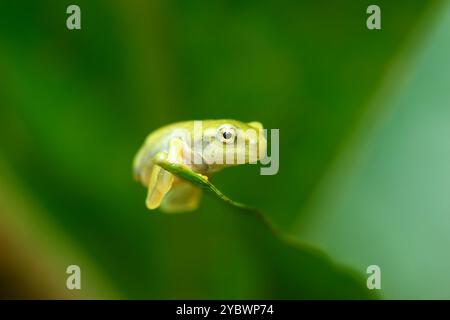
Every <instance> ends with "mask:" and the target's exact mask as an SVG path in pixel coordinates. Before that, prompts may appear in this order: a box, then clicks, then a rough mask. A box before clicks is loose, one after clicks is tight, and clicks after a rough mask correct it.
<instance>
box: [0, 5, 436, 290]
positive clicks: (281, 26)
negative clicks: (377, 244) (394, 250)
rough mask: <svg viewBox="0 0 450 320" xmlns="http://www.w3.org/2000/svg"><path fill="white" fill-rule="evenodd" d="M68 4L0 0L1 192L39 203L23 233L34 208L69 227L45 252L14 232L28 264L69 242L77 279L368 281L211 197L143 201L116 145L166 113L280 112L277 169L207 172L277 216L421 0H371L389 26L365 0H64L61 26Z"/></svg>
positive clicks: (406, 29) (279, 284) (127, 150)
mask: <svg viewBox="0 0 450 320" xmlns="http://www.w3.org/2000/svg"><path fill="white" fill-rule="evenodd" d="M69 4H72V3H69V2H67V1H58V2H54V1H39V2H23V1H16V2H3V3H2V4H1V5H0V12H2V13H1V18H0V46H1V47H0V49H1V51H0V72H1V73H0V105H1V107H0V134H1V136H2V145H1V149H0V152H1V154H0V155H1V159H2V162H3V163H4V166H2V168H3V173H2V172H1V171H0V174H1V175H2V180H1V183H2V185H3V189H4V190H5V191H4V194H5V195H8V194H10V193H11V192H13V193H20V194H21V197H20V199H22V201H23V202H24V203H21V206H24V209H23V210H24V211H30V210H31V211H33V210H37V209H36V207H38V208H39V210H38V212H39V214H38V215H37V216H36V215H35V216H36V220H33V221H39V222H40V223H39V224H38V223H36V224H33V223H30V220H26V221H25V218H24V221H21V220H20V219H18V220H17V221H16V223H15V224H14V226H16V227H17V228H21V226H22V225H25V224H26V225H27V226H28V227H29V228H31V229H32V230H34V231H35V232H36V233H37V234H39V233H40V232H42V230H41V229H40V228H41V224H45V223H47V222H48V224H50V225H51V226H52V227H51V230H57V231H54V232H53V233H51V232H49V233H46V234H45V236H44V237H48V238H49V239H52V241H56V242H58V241H59V236H60V235H61V234H63V235H64V237H65V239H66V240H65V241H67V243H70V245H68V246H66V247H65V248H66V249H65V250H62V249H61V250H62V251H61V252H59V251H56V252H55V250H56V249H54V250H53V252H52V254H49V256H46V255H45V254H40V252H43V248H42V246H43V245H42V244H41V243H40V242H37V241H34V238H32V237H29V238H26V239H27V241H24V244H23V245H24V246H26V247H27V248H33V250H32V251H34V252H35V253H36V255H35V256H33V257H32V259H31V262H30V263H31V265H32V264H33V263H36V264H38V263H44V264H46V265H52V263H53V261H52V260H51V258H49V257H50V256H52V257H53V256H57V257H59V259H60V260H61V261H60V262H59V263H60V265H61V266H64V265H69V264H72V263H75V264H77V260H76V257H79V256H83V260H82V261H84V262H86V264H87V265H89V266H92V269H89V268H87V270H85V271H84V272H85V273H86V274H87V277H89V275H91V278H90V279H92V278H93V274H94V270H95V274H100V275H101V276H102V278H103V279H104V281H103V282H101V283H99V284H98V285H97V287H96V288H95V290H94V288H93V286H90V285H89V282H87V283H86V287H85V290H84V293H83V294H84V297H100V298H107V297H116V296H118V297H123V298H368V297H371V295H370V294H369V293H368V292H367V291H366V290H365V289H364V288H365V279H364V278H363V277H362V276H361V275H360V274H359V275H358V274H355V273H354V272H352V271H350V270H348V269H344V268H342V267H340V266H337V265H336V263H335V262H332V261H331V260H330V258H329V257H327V256H326V255H325V254H324V253H321V252H319V251H318V250H317V249H312V248H309V247H305V249H304V250H300V251H298V250H294V251H293V250H291V249H290V248H286V247H285V246H283V245H282V244H280V243H278V242H277V241H276V239H274V238H273V237H272V236H271V235H270V234H269V233H268V232H267V230H266V229H264V228H263V226H261V225H260V223H259V222H258V221H257V220H254V219H252V218H251V217H249V216H245V215H243V214H242V213H240V212H236V210H235V209H233V208H232V207H228V206H226V205H224V204H223V203H221V202H219V201H218V200H217V199H215V198H213V197H209V196H205V197H204V199H203V202H202V205H201V207H200V209H199V210H198V212H195V213H192V214H186V215H173V216H172V215H164V214H161V213H159V212H148V211H147V210H146V208H145V206H144V198H145V190H144V189H143V188H142V187H141V186H140V185H138V184H137V183H135V182H134V181H133V180H132V175H131V161H132V158H133V156H134V153H135V152H136V151H137V150H138V148H139V147H140V145H141V143H142V142H143V139H144V138H145V136H146V135H147V134H148V133H149V132H150V131H152V130H154V129H156V128H158V127H159V126H161V125H164V124H167V123H171V122H175V121H179V120H187V119H209V118H211V119H213V118H236V119H239V120H242V121H252V120H257V121H261V122H262V123H263V124H264V125H265V126H266V127H268V128H279V129H280V150H281V157H280V162H281V165H280V172H279V173H278V174H277V175H275V176H260V175H259V170H258V168H257V167H256V166H246V167H239V168H233V169H228V170H225V171H223V172H221V173H219V174H218V175H217V176H215V177H214V178H215V179H214V182H215V184H217V185H218V186H220V187H221V189H223V190H224V191H225V192H226V193H227V194H229V195H230V196H231V197H232V198H233V199H236V200H239V201H242V202H245V203H248V204H250V205H254V206H257V207H259V208H261V209H263V210H264V212H266V213H267V214H268V215H269V216H270V217H271V219H273V220H274V221H275V223H277V224H278V225H279V226H280V227H281V228H282V229H283V230H286V231H287V230H289V227H290V226H291V225H292V223H293V222H294V221H299V219H300V221H301V217H302V212H303V209H304V207H305V206H306V204H307V203H308V201H309V199H310V198H311V197H312V196H314V190H315V187H316V184H317V182H318V181H319V180H320V178H321V177H322V175H323V174H324V172H325V171H326V170H327V169H328V167H329V164H330V163H331V162H332V160H333V158H334V157H335V155H336V154H337V153H338V152H339V150H340V148H341V145H342V143H343V141H345V139H346V137H347V136H348V135H350V134H351V133H352V130H354V127H355V126H356V124H357V123H358V121H359V120H360V118H361V117H362V115H364V113H365V111H366V108H367V106H368V105H369V101H370V100H371V98H372V97H373V94H374V92H376V90H377V89H378V87H379V85H380V83H381V82H382V80H383V77H384V75H385V73H386V72H387V71H388V70H389V68H390V67H391V65H392V63H393V61H395V60H394V58H396V57H397V56H398V55H399V54H400V53H401V49H402V45H403V44H404V42H405V41H406V39H408V37H410V36H411V33H412V31H413V30H414V26H415V25H416V24H417V23H418V22H419V21H421V18H422V16H423V15H424V14H425V13H426V12H428V10H429V9H433V8H434V7H435V5H433V4H432V3H431V1H408V2H393V1H379V5H380V6H382V7H383V25H386V26H389V32H384V31H383V32H376V31H375V32H369V31H368V30H367V28H366V26H365V19H366V16H367V15H366V13H365V10H366V8H367V6H368V5H369V4H370V3H369V2H368V1H339V2H333V3H331V2H329V1H156V0H152V1H113V2H110V1H108V2H100V1H77V4H78V5H79V6H80V7H81V10H82V30H79V31H69V30H67V29H66V28H65V18H66V14H65V10H66V7H67V6H68V5H69ZM7 177H10V178H9V179H8V178H7ZM12 190H14V191H12ZM5 198H6V199H9V198H8V197H6V196H5ZM11 201H12V200H11ZM28 201H30V202H32V203H33V204H34V205H32V206H28ZM5 208H6V209H5ZM5 208H0V210H3V216H4V217H8V216H13V215H15V212H14V211H13V210H8V209H7V208H8V207H5ZM0 231H2V232H5V233H6V234H9V237H10V238H11V239H13V240H11V241H14V239H15V234H16V233H15V231H14V229H11V227H10V226H9V225H6V224H4V223H3V222H2V226H1V227H0ZM19 248H20V247H19ZM19 250H20V249H19ZM72 250H73V251H72ZM74 252H77V253H74ZM79 253H81V254H79ZM1 254H2V253H0V255H1ZM9 258H10V257H9V256H5V257H3V259H7V260H8V259H9ZM11 259H12V258H11ZM74 260H75V261H74ZM13 262H14V260H13ZM80 264H81V267H82V269H83V266H84V265H83V263H80ZM91 270H92V271H91ZM63 271H64V270H62V271H61V273H63ZM24 272H26V271H24ZM54 276H55V277H56V275H54ZM62 276H64V274H63V275H62ZM58 277H61V275H58ZM19 278H20V277H19ZM51 278H52V273H48V274H47V275H46V276H45V277H43V279H42V282H43V283H44V282H45V281H47V280H48V279H51ZM48 281H50V280H48ZM22 282H24V281H22ZM16 285H17V290H18V292H19V293H18V295H19V296H20V295H24V296H26V294H27V292H28V291H26V290H23V292H22V291H20V290H21V287H20V285H21V281H17V283H14V284H13V285H11V287H15V286H16ZM56 287H58V285H56ZM43 288H44V287H43ZM59 289H61V291H64V286H63V284H62V285H61V288H59ZM3 294H5V293H3ZM58 294H59V293H58V292H57V293H55V294H54V295H53V296H58ZM6 295H7V294H6ZM36 295H37V296H44V297H45V296H48V294H47V293H46V292H44V291H42V292H38V293H36ZM53 296H52V297H53ZM69 297H70V294H69Z"/></svg>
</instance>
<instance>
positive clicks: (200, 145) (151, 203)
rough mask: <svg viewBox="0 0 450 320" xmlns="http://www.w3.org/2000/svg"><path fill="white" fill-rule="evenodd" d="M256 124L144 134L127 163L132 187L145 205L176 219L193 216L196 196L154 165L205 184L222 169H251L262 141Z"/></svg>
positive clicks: (211, 123)
mask: <svg viewBox="0 0 450 320" xmlns="http://www.w3.org/2000/svg"><path fill="white" fill-rule="evenodd" d="M263 131H264V130H263V126H262V124H261V123H259V122H249V123H244V122H241V121H237V120H231V119H225V120H203V121H183V122H177V123H174V124H170V125H167V126H164V127H162V128H159V129H157V130H155V131H154V132H152V133H150V134H149V135H148V136H147V138H146V139H145V142H144V144H143V145H142V147H141V148H140V149H139V151H138V152H137V154H136V156H135V158H134V161H133V173H134V177H135V179H136V180H137V181H139V182H140V183H141V184H142V185H143V186H145V187H146V188H148V191H147V198H146V205H147V208H148V209H150V210H153V209H156V208H160V209H161V210H162V211H164V212H169V213H176V212H186V211H192V210H195V209H196V208H197V207H198V204H199V201H200V197H201V194H202V190H201V189H200V188H198V187H197V186H194V185H193V184H191V183H190V182H188V181H186V180H183V179H181V178H178V177H176V176H174V175H173V174H172V173H170V172H168V171H166V170H164V169H163V168H161V167H160V166H158V164H157V163H158V161H157V160H158V159H164V160H166V161H169V162H170V163H174V164H179V165H183V166H186V167H187V168H189V169H190V170H192V171H193V172H195V173H197V174H200V175H203V176H204V177H205V178H207V177H209V176H210V175H211V174H212V173H214V172H217V171H218V170H221V169H223V168H225V167H229V166H234V165H239V164H245V163H256V162H257V160H260V159H261V158H262V157H264V156H265V154H266V149H267V141H266V138H265V135H264V134H263Z"/></svg>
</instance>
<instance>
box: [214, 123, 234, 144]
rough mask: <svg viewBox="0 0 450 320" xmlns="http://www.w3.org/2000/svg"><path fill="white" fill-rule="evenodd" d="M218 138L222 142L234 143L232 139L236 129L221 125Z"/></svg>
mask: <svg viewBox="0 0 450 320" xmlns="http://www.w3.org/2000/svg"><path fill="white" fill-rule="evenodd" d="M218 138H219V141H220V142H222V143H227V144H228V143H234V140H236V130H234V128H233V127H230V126H222V127H220V128H219V131H218Z"/></svg>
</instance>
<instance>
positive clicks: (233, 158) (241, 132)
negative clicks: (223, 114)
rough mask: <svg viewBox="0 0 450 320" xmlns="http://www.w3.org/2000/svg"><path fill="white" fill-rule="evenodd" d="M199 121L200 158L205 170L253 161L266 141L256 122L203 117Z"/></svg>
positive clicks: (261, 129) (263, 153)
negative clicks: (201, 128) (200, 129)
mask: <svg viewBox="0 0 450 320" xmlns="http://www.w3.org/2000/svg"><path fill="white" fill-rule="evenodd" d="M202 125H203V137H202V142H201V144H202V149H203V150H202V158H203V160H204V162H206V163H207V164H208V167H209V171H217V170H220V169H222V168H224V167H228V166H233V165H239V164H245V163H256V161H257V160H260V159H261V157H264V156H265V154H266V149H267V141H266V138H265V136H264V132H263V126H262V124H261V123H259V122H249V123H244V122H241V121H236V120H207V121H203V124H202Z"/></svg>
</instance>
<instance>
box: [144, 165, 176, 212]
mask: <svg viewBox="0 0 450 320" xmlns="http://www.w3.org/2000/svg"><path fill="white" fill-rule="evenodd" d="M173 180H174V176H173V174H171V173H170V172H168V171H166V170H164V169H162V168H161V167H160V166H158V165H155V166H154V168H153V171H152V176H151V178H150V182H149V184H148V192H147V199H146V201H145V203H146V205H147V208H149V209H150V210H153V209H156V208H158V207H159V206H160V204H161V201H162V200H163V198H164V196H165V195H166V193H167V192H169V190H170V188H171V187H172V183H173Z"/></svg>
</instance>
